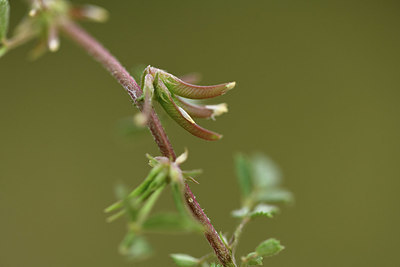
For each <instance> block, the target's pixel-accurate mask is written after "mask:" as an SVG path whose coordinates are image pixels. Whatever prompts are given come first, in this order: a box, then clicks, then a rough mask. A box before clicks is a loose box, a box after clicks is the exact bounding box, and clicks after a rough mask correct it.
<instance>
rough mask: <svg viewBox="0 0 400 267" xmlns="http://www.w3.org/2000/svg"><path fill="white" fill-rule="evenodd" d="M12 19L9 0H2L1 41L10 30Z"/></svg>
mask: <svg viewBox="0 0 400 267" xmlns="http://www.w3.org/2000/svg"><path fill="white" fill-rule="evenodd" d="M9 19H10V4H9V3H8V0H0V42H2V41H4V39H5V38H6V36H7V31H8V21H9Z"/></svg>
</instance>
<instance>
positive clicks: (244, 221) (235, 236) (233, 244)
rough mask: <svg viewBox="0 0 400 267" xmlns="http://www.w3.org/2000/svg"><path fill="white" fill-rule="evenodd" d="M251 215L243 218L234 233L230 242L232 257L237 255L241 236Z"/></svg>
mask: <svg viewBox="0 0 400 267" xmlns="http://www.w3.org/2000/svg"><path fill="white" fill-rule="evenodd" d="M250 219H251V218H250V217H248V216H246V217H244V218H243V219H242V221H241V222H240V224H239V225H238V226H237V228H236V230H235V232H234V233H233V236H232V239H231V240H230V242H229V245H230V248H231V250H232V257H235V252H236V249H237V246H238V243H239V239H240V236H241V235H242V233H243V229H244V227H245V226H246V224H247V223H248V222H250Z"/></svg>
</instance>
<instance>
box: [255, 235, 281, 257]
mask: <svg viewBox="0 0 400 267" xmlns="http://www.w3.org/2000/svg"><path fill="white" fill-rule="evenodd" d="M284 248H285V247H284V246H282V245H281V243H280V242H279V240H276V239H274V238H270V239H268V240H265V241H264V242H262V243H261V244H260V245H258V246H257V248H256V253H257V255H259V256H263V257H269V256H273V255H276V254H278V253H279V252H281V251H282V250H283V249H284Z"/></svg>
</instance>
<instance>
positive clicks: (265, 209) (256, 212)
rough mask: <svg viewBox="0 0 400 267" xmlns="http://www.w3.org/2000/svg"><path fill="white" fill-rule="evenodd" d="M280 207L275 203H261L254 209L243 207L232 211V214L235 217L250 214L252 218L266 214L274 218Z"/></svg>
mask: <svg viewBox="0 0 400 267" xmlns="http://www.w3.org/2000/svg"><path fill="white" fill-rule="evenodd" d="M278 211H279V208H278V207H276V206H273V205H267V204H259V205H257V206H256V207H255V208H254V209H253V210H251V211H250V210H249V208H248V207H243V208H241V209H239V210H234V211H232V216H233V217H235V218H244V217H247V216H250V217H252V218H254V217H257V216H265V217H268V218H272V217H273V216H274V215H275V214H276V213H277V212H278Z"/></svg>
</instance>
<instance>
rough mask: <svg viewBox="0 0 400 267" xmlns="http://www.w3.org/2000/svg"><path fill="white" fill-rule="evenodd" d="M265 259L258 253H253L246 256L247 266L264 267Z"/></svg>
mask: <svg viewBox="0 0 400 267" xmlns="http://www.w3.org/2000/svg"><path fill="white" fill-rule="evenodd" d="M262 261H263V257H262V256H258V255H257V253H255V252H251V253H249V254H248V255H247V256H246V259H245V262H246V264H247V265H250V266H252V265H263V262H262Z"/></svg>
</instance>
